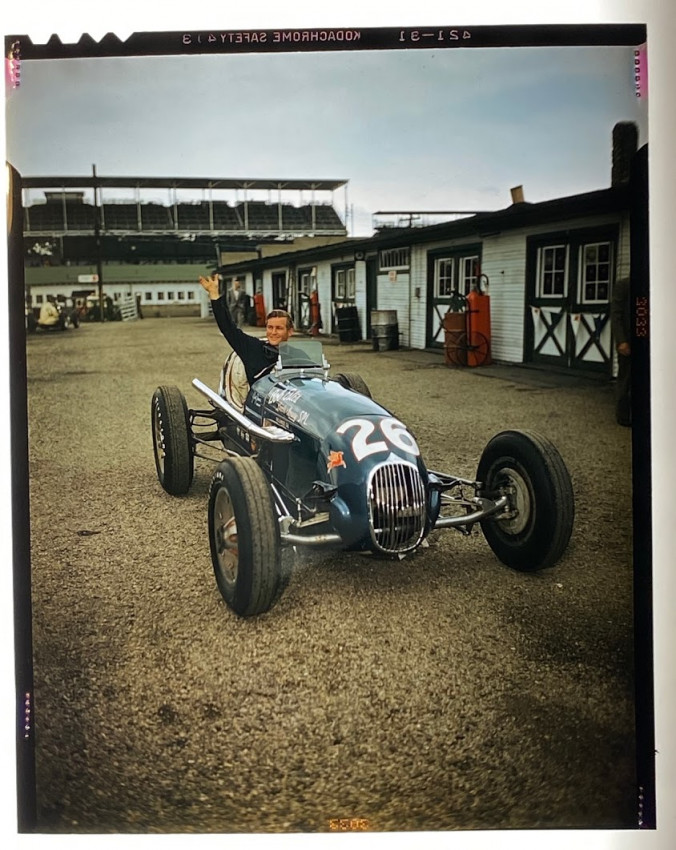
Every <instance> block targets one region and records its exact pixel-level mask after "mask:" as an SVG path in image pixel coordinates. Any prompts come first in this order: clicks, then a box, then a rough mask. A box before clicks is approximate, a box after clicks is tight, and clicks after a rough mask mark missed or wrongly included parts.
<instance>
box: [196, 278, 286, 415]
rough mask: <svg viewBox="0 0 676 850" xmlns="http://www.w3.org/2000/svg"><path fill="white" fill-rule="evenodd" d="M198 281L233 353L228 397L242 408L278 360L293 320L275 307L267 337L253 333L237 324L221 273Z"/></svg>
mask: <svg viewBox="0 0 676 850" xmlns="http://www.w3.org/2000/svg"><path fill="white" fill-rule="evenodd" d="M199 281H200V284H201V285H202V287H203V288H204V289H205V290H206V292H207V293H208V295H209V298H210V299H211V307H212V310H213V313H214V318H215V319H216V324H217V325H218V327H219V329H220V331H221V333H222V334H223V336H224V337H225V338H226V340H227V342H228V344H229V345H230V347H231V348H232V350H233V353H234V356H233V355H231V356H230V357H229V358H228V361H227V362H226V365H225V369H224V380H223V390H224V392H225V397H226V399H228V401H230V402H231V403H232V404H234V405H235V406H236V407H238V408H239V409H240V410H241V409H242V408H243V407H244V400H245V399H246V396H247V394H248V392H249V387H250V385H251V384H253V382H254V381H255V380H257V379H258V378H260V377H262V376H263V375H265V374H266V373H267V372H269V371H270V370H271V369H272V367H273V366H274V365H275V363H276V362H277V356H278V351H277V346H278V345H279V344H280V342H286V341H287V340H288V339H289V337H290V336H291V335H292V334H293V321H292V319H291V316H290V315H289V314H288V313H287V312H286V311H285V310H272V311H270V312H269V313H268V315H267V318H266V324H265V330H266V333H267V337H266V339H259V338H258V337H255V336H251V335H250V334H247V333H245V332H244V331H243V330H241V329H240V328H239V327H237V324H236V323H235V320H234V317H233V316H232V314H231V312H230V310H229V309H228V304H227V301H228V299H227V298H226V296H225V295H221V292H220V285H219V275H217V274H215V275H212V276H211V277H201V278H200V279H199Z"/></svg>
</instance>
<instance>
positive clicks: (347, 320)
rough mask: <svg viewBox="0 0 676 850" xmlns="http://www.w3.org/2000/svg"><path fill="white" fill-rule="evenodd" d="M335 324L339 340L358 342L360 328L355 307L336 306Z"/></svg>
mask: <svg viewBox="0 0 676 850" xmlns="http://www.w3.org/2000/svg"><path fill="white" fill-rule="evenodd" d="M336 324H337V326H338V339H339V340H340V341H341V342H359V340H360V339H361V328H360V327H359V314H358V313H357V308H356V307H336Z"/></svg>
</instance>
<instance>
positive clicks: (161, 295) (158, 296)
mask: <svg viewBox="0 0 676 850" xmlns="http://www.w3.org/2000/svg"><path fill="white" fill-rule="evenodd" d="M157 300H158V301H164V292H158V293H157Z"/></svg>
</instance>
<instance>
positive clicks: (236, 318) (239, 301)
mask: <svg viewBox="0 0 676 850" xmlns="http://www.w3.org/2000/svg"><path fill="white" fill-rule="evenodd" d="M246 304H247V297H246V292H245V291H244V290H243V289H242V288H241V283H240V281H239V278H235V279H234V280H233V282H232V288H231V289H229V290H228V297H227V306H228V310H229V311H230V315H231V316H232V320H233V322H234V323H235V324H236V325H237V327H238V328H241V327H242V325H243V324H244V319H245V313H246Z"/></svg>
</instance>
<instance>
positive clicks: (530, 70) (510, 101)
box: [6, 47, 647, 235]
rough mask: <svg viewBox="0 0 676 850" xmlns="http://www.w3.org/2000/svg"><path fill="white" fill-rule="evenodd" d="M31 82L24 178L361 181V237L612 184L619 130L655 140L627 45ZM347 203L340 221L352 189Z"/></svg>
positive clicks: (264, 60)
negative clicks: (393, 214)
mask: <svg viewBox="0 0 676 850" xmlns="http://www.w3.org/2000/svg"><path fill="white" fill-rule="evenodd" d="M21 73H22V78H21V86H20V88H19V89H17V90H15V91H14V92H13V93H12V94H11V96H10V97H9V99H8V101H7V114H6V118H7V133H8V135H7V155H8V159H9V161H10V162H11V163H12V164H13V165H14V166H15V167H16V168H17V169H18V170H19V171H20V172H21V173H22V174H24V175H26V176H36V175H40V176H46V175H89V174H91V167H92V164H93V163H95V164H96V166H97V171H98V173H99V174H101V175H119V176H128V175H134V176H161V177H187V176H191V177H204V178H219V177H221V178H222V177H233V178H240V177H251V178H264V177H273V178H299V179H307V178H313V179H314V178H321V179H333V178H336V179H347V180H349V185H348V192H347V202H348V205H349V206H350V207H351V208H353V212H354V225H353V229H352V232H353V233H354V234H355V235H364V234H368V233H369V232H370V226H371V215H372V213H373V212H375V211H377V210H382V209H385V210H388V209H389V210H392V209H396V210H421V209H424V210H460V209H462V210H466V209H469V210H492V209H500V208H503V207H505V206H508V205H509V203H510V202H511V199H510V193H509V189H510V188H511V187H512V186H515V185H518V184H523V186H524V191H525V196H526V200H529V201H533V202H535V201H540V200H545V199H548V198H553V197H560V196H564V195H570V194H575V193H577V192H584V191H590V190H594V189H600V188H604V187H606V186H608V185H609V182H610V144H611V132H612V127H613V125H614V124H615V122H617V121H620V120H633V121H636V122H637V123H638V124H639V126H640V129H641V141H642V142H643V141H647V134H646V133H647V116H646V115H645V114H644V112H645V110H644V107H643V103H642V102H641V101H640V100H638V99H637V98H636V97H635V95H634V91H633V54H632V49H631V48H629V47H601V48H599V47H593V48H573V47H565V48H507V47H505V48H491V49H478V48H473V49H462V50H459V49H446V50H430V51H421V50H408V51H407V50H399V51H397V50H395V51H365V52H359V51H350V52H339V53H284V54H245V55H218V56H205V55H201V56H199V55H197V56H189V57H187V56H175V57H133V58H112V59H70V60H63V59H61V60H52V61H47V60H42V61H32V62H31V61H26V62H24V63H23V66H22V72H21ZM118 194H119V193H118ZM37 197H38V195H37V194H35V193H34V194H33V195H32V196H31V200H37ZM111 199H112V198H111ZM159 199H161V200H165V201H167V200H168V195H162V196H161V197H160V198H159ZM275 199H276V196H275ZM322 199H326V200H328V199H329V197H325V198H322ZM334 203H335V205H336V206H337V208H338V210H339V211H340V212H341V214H342V213H343V212H344V210H345V193H344V191H343V190H339V191H338V192H336V194H335V196H334Z"/></svg>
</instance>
